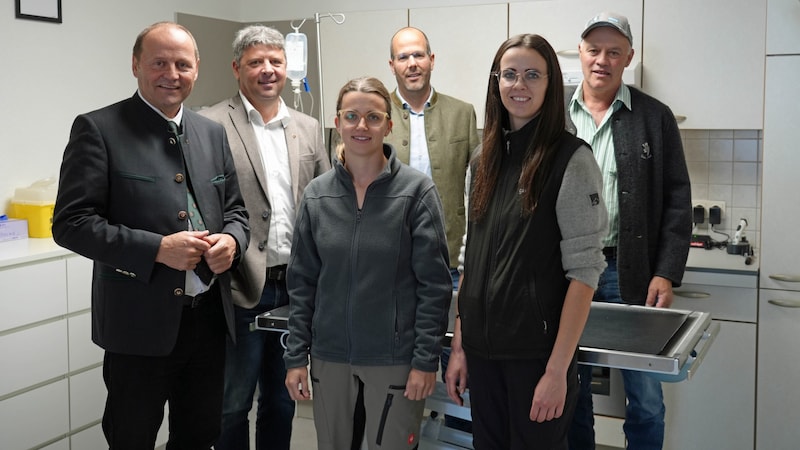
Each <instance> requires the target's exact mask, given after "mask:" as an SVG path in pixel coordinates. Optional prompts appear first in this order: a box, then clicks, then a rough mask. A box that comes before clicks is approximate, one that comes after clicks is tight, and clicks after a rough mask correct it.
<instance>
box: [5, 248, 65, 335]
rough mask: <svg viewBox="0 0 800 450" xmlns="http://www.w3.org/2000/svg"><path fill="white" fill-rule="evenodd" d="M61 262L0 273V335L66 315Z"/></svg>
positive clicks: (63, 276) (17, 268)
mask: <svg viewBox="0 0 800 450" xmlns="http://www.w3.org/2000/svg"><path fill="white" fill-rule="evenodd" d="M64 267H65V263H64V260H63V259H58V260H53V261H48V262H44V263H38V264H31V265H27V266H16V267H13V268H11V269H5V270H0V286H2V287H3V294H2V295H0V331H3V330H8V329H10V328H16V327H18V326H21V325H26V324H29V323H32V322H38V321H40V320H44V319H49V318H51V317H56V316H59V315H64V314H66V312H67V294H66V292H67V276H66V271H65V270H64Z"/></svg>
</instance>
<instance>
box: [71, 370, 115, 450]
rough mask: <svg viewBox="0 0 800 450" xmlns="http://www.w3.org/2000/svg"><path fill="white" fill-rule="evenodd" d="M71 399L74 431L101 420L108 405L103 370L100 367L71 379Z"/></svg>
mask: <svg viewBox="0 0 800 450" xmlns="http://www.w3.org/2000/svg"><path fill="white" fill-rule="evenodd" d="M69 398H70V403H69V417H70V424H71V426H72V429H76V428H80V427H82V426H84V425H87V424H89V423H92V422H95V421H97V420H100V419H101V418H102V417H103V409H104V408H105V404H106V387H105V384H103V368H102V367H98V368H96V369H92V370H88V371H86V372H82V373H79V374H78V375H75V376H72V377H70V379H69ZM81 448H83V447H81Z"/></svg>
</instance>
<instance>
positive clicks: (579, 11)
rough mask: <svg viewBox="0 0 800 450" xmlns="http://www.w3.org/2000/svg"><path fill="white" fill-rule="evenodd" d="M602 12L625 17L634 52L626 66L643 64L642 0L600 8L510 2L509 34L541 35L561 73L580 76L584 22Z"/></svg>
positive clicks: (551, 0) (570, 0)
mask: <svg viewBox="0 0 800 450" xmlns="http://www.w3.org/2000/svg"><path fill="white" fill-rule="evenodd" d="M601 10H607V11H613V12H615V13H617V14H622V15H624V16H625V17H627V18H628V23H629V24H630V26H631V33H632V34H633V49H634V53H633V60H632V61H631V64H630V66H629V67H631V68H633V67H636V66H638V65H639V64H640V63H641V61H642V57H641V48H642V0H610V1H607V2H603V4H602V5H599V4H597V3H595V2H587V1H579V0H547V1H536V2H519V3H509V4H508V34H509V36H514V35H516V34H521V33H535V34H539V35H541V36H543V37H544V38H545V39H547V42H549V43H550V45H551V46H552V47H553V49H554V50H555V51H556V53H557V54H558V63H559V64H560V65H561V70H562V71H567V72H571V73H575V74H581V63H580V59H579V58H578V44H579V43H580V41H581V33H583V29H584V28H585V27H586V22H587V21H588V20H589V19H590V18H591V17H594V16H595V15H596V14H597V13H599V12H601ZM626 75H627V74H626ZM581 78H582V76H581ZM624 81H625V83H627V84H639V82H640V80H637V79H635V77H634V78H626V77H625V76H624Z"/></svg>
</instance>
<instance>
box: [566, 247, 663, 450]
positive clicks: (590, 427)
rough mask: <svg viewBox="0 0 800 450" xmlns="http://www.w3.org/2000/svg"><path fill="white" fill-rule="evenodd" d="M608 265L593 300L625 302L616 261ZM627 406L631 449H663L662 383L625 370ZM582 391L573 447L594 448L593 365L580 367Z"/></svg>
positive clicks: (626, 428) (571, 435) (576, 449)
mask: <svg viewBox="0 0 800 450" xmlns="http://www.w3.org/2000/svg"><path fill="white" fill-rule="evenodd" d="M606 262H607V263H608V267H607V268H606V270H605V271H604V272H603V274H602V275H601V276H600V282H599V284H598V286H597V291H596V292H595V294H594V299H593V300H594V301H600V302H608V303H622V296H621V295H620V293H619V275H618V273H617V260H616V259H615V258H608V259H606ZM621 372H622V381H623V384H624V386H625V396H626V397H627V400H628V402H627V406H626V409H625V424H624V425H623V427H622V428H623V430H624V431H625V437H626V438H627V441H628V447H627V448H628V449H631V450H651V449H654V450H660V449H661V448H662V447H663V445H664V413H665V408H664V397H663V394H662V392H661V382H660V381H658V380H656V379H655V378H653V377H651V376H650V375H648V374H647V373H646V372H639V371H632V370H622V371H621ZM578 375H579V377H580V388H579V389H580V390H579V393H578V406H577V408H576V410H575V417H574V418H573V420H572V426H571V427H570V431H569V448H570V450H587V449H594V448H595V443H594V414H593V410H592V368H591V366H584V365H580V366H578Z"/></svg>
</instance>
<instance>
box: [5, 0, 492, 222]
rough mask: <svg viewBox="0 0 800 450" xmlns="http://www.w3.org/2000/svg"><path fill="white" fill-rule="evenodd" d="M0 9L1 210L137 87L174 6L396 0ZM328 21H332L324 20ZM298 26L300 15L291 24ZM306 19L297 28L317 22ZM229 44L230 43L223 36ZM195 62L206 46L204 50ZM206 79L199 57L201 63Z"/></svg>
mask: <svg viewBox="0 0 800 450" xmlns="http://www.w3.org/2000/svg"><path fill="white" fill-rule="evenodd" d="M507 1H508V0H411V1H406V2H404V3H403V5H402V7H403V8H418V7H437V6H453V5H475V4H488V3H506V2H507ZM7 6H8V7H7V8H4V11H3V13H2V14H0V104H2V105H3V108H2V110H0V136H1V137H2V141H1V142H0V214H3V213H6V212H7V211H8V209H9V202H10V200H11V198H12V197H13V195H14V189H15V188H17V187H23V186H28V185H29V184H31V183H33V182H34V181H36V180H39V179H42V178H47V177H57V176H58V170H59V166H60V163H61V155H62V153H63V150H64V146H65V145H66V142H67V139H68V138H69V129H70V126H71V124H72V121H73V119H74V118H75V116H76V115H77V114H80V113H83V112H87V111H91V110H94V109H97V108H101V107H103V106H105V105H108V104H110V103H113V102H115V101H118V100H121V99H123V98H125V97H128V96H130V95H132V94H133V92H134V91H135V90H136V79H135V78H133V75H132V74H131V69H130V64H131V48H132V47H133V41H134V39H135V38H136V35H137V34H138V33H139V31H141V30H142V29H143V28H144V27H146V26H147V25H149V24H151V23H153V22H157V21H160V20H175V17H176V16H175V14H176V12H183V13H188V14H194V15H198V16H206V17H213V18H218V19H225V20H232V21H238V22H258V21H277V20H291V19H296V18H302V17H310V18H313V17H314V13H317V12H318V13H320V14H324V13H326V12H342V13H346V12H352V11H360V10H365V9H366V8H367V7H368V9H371V10H385V9H396V8H397V7H398V4H397V2H396V1H395V0H376V1H374V2H371V3H369V4H368V5H367V4H365V3H364V2H363V1H360V0H358V1H357V0H307V1H302V2H300V1H281V2H278V1H274V0H269V1H264V0H228V1H220V0H138V1H135V2H123V1H109V0H64V1H63V2H62V15H63V23H61V24H54V23H48V22H38V21H31V20H21V19H16V18H15V17H14V14H13V12H12V9H11V5H10V2H9V4H7ZM327 20H329V19H327ZM297 23H298V24H299V21H298V22H297ZM314 26H315V24H314V21H313V20H311V21H308V22H306V24H304V25H303V29H308V28H309V27H314ZM226 45H229V44H227V43H226ZM200 53H201V61H202V54H203V48H202V47H201V48H200ZM200 77H201V79H202V77H203V64H201V66H200Z"/></svg>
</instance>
